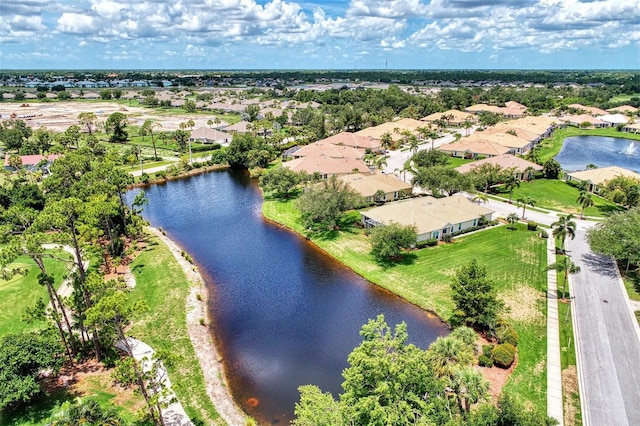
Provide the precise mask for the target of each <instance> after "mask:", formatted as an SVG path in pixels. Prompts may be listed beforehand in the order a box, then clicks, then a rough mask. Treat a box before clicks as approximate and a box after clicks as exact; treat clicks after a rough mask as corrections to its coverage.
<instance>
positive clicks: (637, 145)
mask: <svg viewBox="0 0 640 426" xmlns="http://www.w3.org/2000/svg"><path fill="white" fill-rule="evenodd" d="M555 159H556V160H557V161H558V162H559V163H560V165H561V166H562V168H563V169H564V170H565V171H568V172H573V171H576V170H585V169H586V167H587V165H588V164H595V165H596V166H598V167H609V166H618V167H623V168H625V169H629V170H633V171H640V141H634V140H631V139H624V138H609V137H603V136H571V137H568V138H566V139H565V140H564V143H563V144H562V150H561V151H560V153H559V154H558V155H557V156H556V157H555Z"/></svg>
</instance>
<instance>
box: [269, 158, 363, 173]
mask: <svg viewBox="0 0 640 426" xmlns="http://www.w3.org/2000/svg"><path fill="white" fill-rule="evenodd" d="M282 166H283V167H286V168H288V169H291V170H293V171H294V172H302V171H304V172H306V173H308V174H310V175H313V174H315V173H318V174H320V176H321V177H322V178H323V179H327V178H328V177H329V176H333V175H337V176H340V175H348V174H350V173H371V170H370V169H369V166H367V164H366V163H365V162H364V161H363V160H358V159H355V158H332V157H329V156H327V155H322V154H321V155H313V156H309V157H300V158H296V159H294V160H291V161H285V162H283V163H282Z"/></svg>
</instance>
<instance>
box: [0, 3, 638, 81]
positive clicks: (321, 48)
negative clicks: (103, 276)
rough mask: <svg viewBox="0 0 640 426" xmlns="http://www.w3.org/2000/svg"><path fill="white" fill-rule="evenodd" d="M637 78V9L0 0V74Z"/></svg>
mask: <svg viewBox="0 0 640 426" xmlns="http://www.w3.org/2000/svg"><path fill="white" fill-rule="evenodd" d="M385 66H387V67H388V68H389V69H407V68H411V69H444V68H450V69H460V68H463V69H522V68H526V69H535V68H552V69H567V68H569V69H578V68H579V69H640V0H602V1H597V0H350V1H337V0H328V1H321V0H316V1H311V0H299V1H288V0H273V1H264V0H136V1H129V2H124V1H120V0H0V68H2V69H34V68H35V69H50V68H51V69H53V68H57V69H59V68H62V69H356V68H357V69H383V68H385Z"/></svg>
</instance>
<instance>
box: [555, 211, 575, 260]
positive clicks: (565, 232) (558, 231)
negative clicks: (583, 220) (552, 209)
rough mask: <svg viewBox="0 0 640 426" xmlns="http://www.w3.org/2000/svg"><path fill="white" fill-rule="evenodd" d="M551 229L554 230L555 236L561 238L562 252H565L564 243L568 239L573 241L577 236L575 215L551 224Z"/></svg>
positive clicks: (566, 216) (569, 215) (564, 217)
mask: <svg viewBox="0 0 640 426" xmlns="http://www.w3.org/2000/svg"><path fill="white" fill-rule="evenodd" d="M551 228H552V229H553V236H554V237H558V238H560V245H561V246H562V249H561V250H562V251H563V252H564V243H565V240H566V239H567V237H569V238H571V239H572V240H573V239H574V238H575V236H576V223H575V222H574V221H573V215H572V214H568V215H564V216H560V217H559V218H558V220H556V221H555V222H553V223H552V224H551Z"/></svg>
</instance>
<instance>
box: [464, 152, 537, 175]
mask: <svg viewBox="0 0 640 426" xmlns="http://www.w3.org/2000/svg"><path fill="white" fill-rule="evenodd" d="M483 164H493V165H498V166H500V168H501V169H503V170H504V169H510V168H512V167H513V168H515V170H516V171H517V172H519V173H523V172H524V171H525V170H526V169H527V168H529V167H532V168H533V169H534V170H536V171H540V170H542V166H541V165H539V164H536V163H532V162H531V161H527V160H525V159H523V158H520V157H516V156H515V155H511V154H503V155H497V156H495V157H490V158H484V159H482V160H478V161H474V162H473V163H467V164H463V165H461V166H458V167H456V170H457V171H459V172H460V173H467V172H470V171H471V170H473V169H475V168H476V167H479V166H481V165H483Z"/></svg>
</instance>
